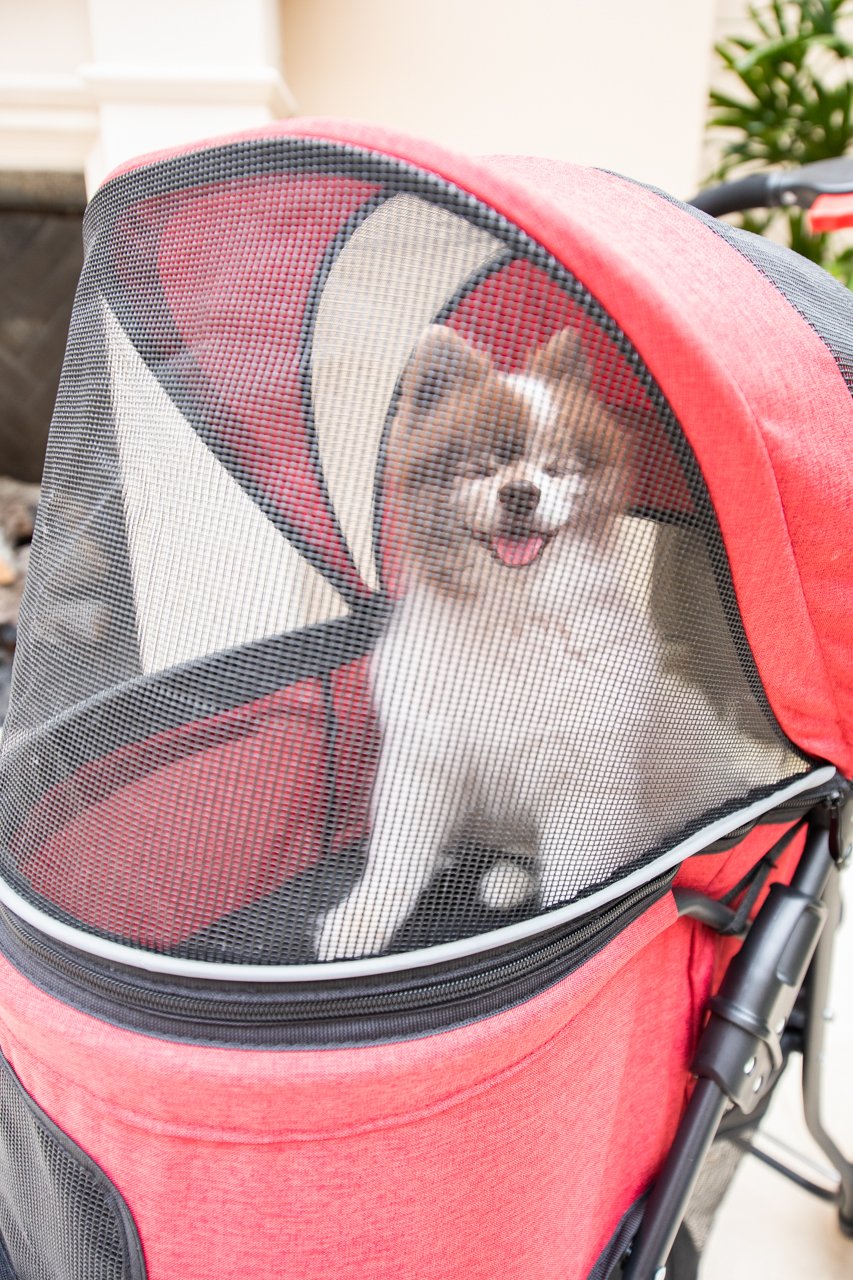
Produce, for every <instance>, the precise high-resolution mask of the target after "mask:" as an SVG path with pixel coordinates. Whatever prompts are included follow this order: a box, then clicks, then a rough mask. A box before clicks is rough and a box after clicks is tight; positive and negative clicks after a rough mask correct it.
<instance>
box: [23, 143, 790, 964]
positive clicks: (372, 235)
mask: <svg viewBox="0 0 853 1280" xmlns="http://www.w3.org/2000/svg"><path fill="white" fill-rule="evenodd" d="M0 769H2V779H3V789H2V800H0V805H2V808H0V824H2V827H1V828H0V835H2V838H3V846H2V867H3V872H4V877H5V879H6V882H7V884H8V885H9V886H10V887H11V889H13V890H14V892H15V893H16V894H17V895H18V896H19V899H23V900H24V901H25V902H26V903H27V904H28V905H29V906H30V907H32V908H34V909H36V910H37V911H38V912H41V913H43V914H44V916H45V917H46V918H49V919H50V920H52V921H55V922H61V923H63V924H66V925H68V924H70V925H72V926H74V927H75V928H77V929H82V930H83V931H85V933H86V934H88V935H90V936H91V937H94V936H97V937H99V938H101V939H106V940H111V941H113V942H118V943H123V944H126V945H128V946H130V947H132V948H137V949H139V948H143V949H147V950H150V951H156V952H159V953H162V954H166V955H171V956H176V957H184V958H189V959H191V960H201V961H209V962H215V961H228V962H235V963H249V962H252V963H260V964H262V965H281V964H291V963H310V962H314V961H318V960H322V961H330V960H340V959H351V958H358V957H362V956H369V955H376V954H381V953H386V952H387V953H403V952H408V951H411V950H413V949H416V948H421V947H425V946H432V945H435V944H438V943H444V942H448V941H454V940H458V939H460V938H464V937H470V936H472V935H477V934H481V933H484V932H490V931H493V930H494V929H496V928H500V927H502V926H504V925H507V924H511V923H518V922H520V921H525V920H530V921H536V920H538V919H540V918H541V917H543V916H544V915H545V914H547V913H553V912H554V911H555V910H557V909H560V908H566V907H571V908H572V910H573V911H575V912H576V913H579V912H582V911H583V910H584V909H585V903H586V902H587V901H588V900H589V899H590V895H592V894H595V893H598V894H600V893H601V892H602V890H603V889H605V888H607V887H611V888H612V892H613V894H614V895H615V894H618V893H619V886H620V884H621V883H622V882H623V881H624V879H625V877H626V876H627V875H628V874H633V873H636V872H637V871H638V870H642V869H643V868H646V867H648V868H652V867H653V864H656V863H658V865H659V860H660V858H661V856H662V854H664V853H666V852H667V851H672V850H673V849H675V848H676V847H677V846H678V845H679V843H680V842H682V841H684V840H686V839H687V838H688V837H689V836H691V834H694V833H696V832H698V831H700V830H702V829H703V828H704V827H705V826H707V825H708V824H709V823H711V822H713V821H714V820H715V819H718V818H719V817H720V816H724V815H726V814H732V813H735V812H736V811H738V810H739V809H742V808H743V807H744V805H745V804H747V803H750V802H752V801H754V800H755V799H757V798H762V797H766V796H769V795H770V794H772V793H773V792H774V790H778V789H779V788H780V787H781V786H783V785H784V784H785V783H786V782H788V781H790V780H791V779H792V778H795V777H798V776H800V775H803V774H805V773H806V772H808V764H807V762H806V761H805V760H804V759H803V758H802V756H800V755H799V754H798V753H797V752H796V751H795V750H794V749H793V748H792V747H791V745H790V743H788V742H787V740H785V739H784V738H783V736H782V735H781V733H780V731H779V730H778V728H777V726H776V724H775V722H774V720H773V718H772V715H771V714H770V712H769V710H768V707H767V704H766V701H765V698H764V695H763V692H762V689H761V686H760V683H759V681H758V678H757V675H756V672H755V669H754V666H753V662H752V658H751V655H750V653H749V649H748V646H747V644H746V641H745V639H744V636H743V632H742V628H741V624H740V619H739V616H738V612H737V607H736V604H735V600H734V596H733V592H732V587H731V581H730V576H729V570H728V564H727V560H726V555H725V551H724V549H723V546H722V542H721V539H720V535H719V530H718V527H717V523H716V519H715V516H714V513H713V510H712V508H711V506H710V502H709V499H708V495H707V493H706V491H705V488H704V485H703V482H702V478H701V475H700V473H699V469H698V467H697V464H696V461H695V459H694V457H693V455H692V453H691V451H690V448H689V446H688V444H687V442H686V439H685V437H684V435H683V433H682V432H681V429H680V427H679V425H678V423H677V422H676V420H675V418H674V416H673V414H672V411H671V410H670V408H669V406H668V404H667V402H666V400H665V397H664V395H663V394H662V392H661V390H660V388H659V387H658V386H657V385H656V384H655V382H654V381H653V379H652V378H651V376H650V374H649V372H648V371H647V370H646V368H645V367H644V365H643V363H642V361H641V360H640V358H639V356H638V355H637V352H636V351H635V350H634V349H633V348H632V346H631V344H630V343H629V341H628V340H627V338H626V337H625V335H624V334H623V333H622V332H621V331H620V330H619V328H618V326H617V325H616V324H615V323H614V321H613V320H612V318H611V317H610V316H608V315H607V314H605V313H604V312H603V311H602V309H601V308H600V306H599V305H598V304H597V303H596V301H595V299H594V298H592V297H591V296H590V294H589V293H588V292H587V291H586V290H585V289H584V288H583V286H582V285H581V284H580V283H579V282H578V281H577V280H575V279H574V278H573V277H572V276H571V275H570V274H569V273H568V272H567V271H566V270H565V269H563V268H562V267H560V266H559V265H558V264H557V263H556V262H555V261H554V260H553V259H551V258H550V257H549V255H547V254H546V253H545V252H544V251H543V250H542V249H541V248H540V247H539V246H537V245H536V244H534V243H533V242H532V241H531V240H530V239H529V238H527V237H526V236H525V235H524V234H523V233H521V232H520V231H519V230H518V229H517V228H515V227H513V226H512V225H511V224H510V223H508V222H507V221H505V220H504V219H502V218H501V217H499V216H498V215H497V214H496V213H494V211H492V210H490V209H488V208H486V207H485V206H483V205H481V204H479V203H478V202H477V201H476V200H475V199H474V198H473V197H471V196H468V195H466V194H463V193H461V192H459V191H457V190H455V189H453V188H451V187H449V186H446V185H444V184H442V183H441V182H440V181H439V180H438V179H435V178H434V177H432V176H430V175H427V174H422V173H420V172H419V171H417V170H415V169H412V168H410V167H407V166H405V165H402V164H400V163H398V162H395V161H391V160H386V159H384V158H382V157H379V156H376V155H373V154H372V153H370V154H368V153H362V152H358V151H352V150H348V149H345V148H341V147H336V146H333V145H331V144H319V143H316V142H311V141H307V142H306V141H303V140H287V139H284V140H282V139H270V140H267V141H265V142H263V143H243V144H237V145H230V146H223V147H219V148H216V149H214V150H211V151H207V152H204V153H200V154H197V155H194V156H184V157H181V158H179V159H176V160H172V161H168V162H164V163H161V164H157V165H153V166H149V167H147V168H145V169H142V170H140V171H138V172H137V173H133V174H128V175H125V176H123V177H121V178H119V179H116V180H115V181H113V182H112V183H110V184H109V185H108V186H107V187H106V188H105V189H104V190H103V191H102V192H101V193H100V194H99V195H98V196H97V197H96V199H95V201H94V203H93V205H92V207H91V209H90V211H89V214H88V219H87V263H86V268H85V271H84V275H83V279H82V282H81V286H80V290H79V293H78V298H77V304H76V309H75V316H74V321H73V324H72V330H71V336H70V342H69V353H68V357H67V360H66V366H65V371H64V374H63V382H62V386H61V390H60V398H59V403H58V407H57V412H56V416H55V420H54V424H53V430H52V439H51V444H50V449H49V458H48V466H47V472H46V476H45V484H44V499H43V505H42V511H41V514H40V520H39V525H38V528H37V530H36V537H35V541H34V546H33V552H32V560H31V570H30V576H29V581H28V586H27V595H26V599H25V602H24V610H23V616H22V620H21V627H20V638H19V643H18V651H17V657H16V667H15V673H14V686H13V696H12V705H11V709H10V714H9V718H8V721H7V724H6V728H5V733H4V738H3V743H2V752H0ZM649 874H650V875H651V874H653V872H652V871H650V872H649Z"/></svg>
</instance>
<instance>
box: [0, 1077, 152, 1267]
mask: <svg viewBox="0 0 853 1280" xmlns="http://www.w3.org/2000/svg"><path fill="white" fill-rule="evenodd" d="M0 1240H2V1243H3V1244H4V1246H5V1249H6V1254H7V1256H8V1261H9V1264H10V1266H11V1268H12V1271H13V1273H14V1276H15V1277H16V1278H17V1280H143V1278H144V1276H145V1267H144V1263H143V1261H142V1253H141V1249H140V1245H139V1241H138V1239H137V1238H136V1232H135V1229H134V1227H133V1224H132V1220H131V1218H130V1214H129V1212H128V1210H127V1207H126V1206H125V1205H124V1203H123V1202H122V1201H121V1199H120V1197H119V1195H118V1192H117V1191H116V1190H115V1188H114V1187H113V1186H112V1185H111V1184H110V1183H109V1182H108V1180H107V1178H106V1177H105V1175H104V1173H103V1172H102V1171H101V1170H100V1169H99V1168H98V1167H97V1165H95V1164H94V1163H93V1162H92V1161H91V1160H90V1159H89V1158H88V1156H86V1155H84V1153H83V1152H82V1151H81V1150H80V1149H79V1147H76V1146H75V1145H74V1143H73V1142H71V1140H70V1139H69V1138H68V1137H67V1136H66V1135H65V1134H63V1133H62V1132H61V1131H60V1130H59V1129H57V1127H56V1126H55V1125H54V1124H53V1123H52V1122H51V1121H50V1120H48V1118H47V1117H46V1116H45V1115H44V1114H43V1113H42V1112H41V1111H40V1110H39V1108H38V1107H37V1106H36V1105H35V1103H34V1102H33V1100H32V1099H31V1098H30V1097H29V1096H28V1095H27V1094H25V1092H24V1090H23V1089H22V1088H21V1085H20V1084H19V1082H18V1080H17V1079H16V1077H15V1075H14V1073H13V1072H12V1070H11V1068H10V1067H9V1064H8V1063H7V1062H6V1060H5V1059H0Z"/></svg>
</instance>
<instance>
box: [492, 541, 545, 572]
mask: <svg viewBox="0 0 853 1280" xmlns="http://www.w3.org/2000/svg"><path fill="white" fill-rule="evenodd" d="M544 545H545V539H544V538H543V537H542V536H541V535H540V534H538V533H536V534H533V535H532V536H531V537H529V538H495V539H494V540H493V541H492V547H493V549H494V552H495V555H496V556H497V557H498V559H499V560H501V561H502V562H503V563H504V564H505V565H509V566H510V568H512V569H523V568H524V566H525V565H528V564H533V561H534V560H535V559H536V557H537V556H538V555H539V552H540V551H541V550H542V548H543V547H544Z"/></svg>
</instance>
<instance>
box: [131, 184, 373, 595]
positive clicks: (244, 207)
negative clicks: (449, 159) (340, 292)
mask: <svg viewBox="0 0 853 1280" xmlns="http://www.w3.org/2000/svg"><path fill="white" fill-rule="evenodd" d="M376 191H377V187H376V184H375V183H369V182H364V181H357V180H355V179H348V178H341V177H336V176H332V175H329V176H326V175H317V174H299V175H293V174H267V175H261V176H256V177H248V178H243V179H240V180H234V181H230V182H228V183H221V182H219V183H211V184H209V185H206V186H202V187H199V188H191V189H188V190H186V191H181V192H178V193H173V194H169V195H164V196H162V197H160V198H152V199H150V200H147V201H144V202H141V203H140V204H137V205H134V206H133V207H132V209H131V211H130V212H129V213H128V214H127V215H125V217H124V219H123V220H122V221H121V222H120V223H119V230H118V236H117V242H116V272H117V275H118V277H119V279H121V280H123V281H124V284H125V287H126V288H127V289H128V290H129V291H132V293H133V296H134V297H136V298H138V293H139V289H140V286H141V282H142V281H143V280H144V281H145V282H146V287H147V289H148V291H149V294H148V297H147V299H146V305H145V306H144V307H143V306H138V305H137V306H136V307H135V308H134V316H135V319H136V320H137V321H138V322H139V323H145V322H146V321H147V323H148V325H149V326H150V330H151V332H150V333H147V332H145V333H143V334H142V336H141V338H140V342H141V343H142V344H143V349H144V350H145V351H146V355H147V357H148V358H149V359H150V358H151V354H150V353H151V350H152V344H154V349H155V350H156V349H157V345H158V344H159V345H160V351H159V354H160V356H161V358H162V357H163V356H164V355H165V354H166V353H165V352H164V351H163V350H162V344H163V342H164V341H167V339H165V338H164V333H163V330H164V324H163V307H164V305H165V306H166V307H167V308H168V318H169V321H170V322H171V323H173V324H174V325H175V327H176V329H177V338H178V341H177V342H176V341H175V339H174V337H173V338H172V339H171V346H170V349H169V350H168V360H169V367H170V372H171V376H173V377H174V376H175V375H176V371H177V370H178V369H181V368H183V369H184V370H185V373H184V377H185V380H186V387H185V394H186V395H187V396H188V397H189V398H190V399H192V398H193V397H194V396H197V394H198V388H197V386H196V385H194V383H197V382H198V372H199V371H200V373H201V374H202V376H203V378H204V379H205V380H207V385H209V387H210V388H211V389H212V391H213V393H214V400H213V403H212V404H211V405H210V406H209V407H208V408H207V410H206V412H205V414H204V419H205V421H204V425H205V429H206V431H207V432H208V438H212V439H213V440H214V441H215V439H216V436H217V434H218V435H219V436H220V443H221V446H222V448H223V449H224V450H225V453H226V454H227V456H228V458H229V459H230V460H231V462H232V463H234V464H236V465H237V466H238V467H240V468H241V469H242V471H243V473H244V474H245V475H246V476H247V477H249V478H250V480H251V482H252V484H253V485H254V486H255V487H256V488H257V489H258V490H260V492H261V493H262V494H263V495H264V496H265V497H266V499H267V500H268V501H269V502H271V503H272V504H273V505H274V507H275V508H277V509H278V511H279V512H281V514H282V515H283V516H284V517H285V518H286V519H287V520H288V521H289V522H290V523H291V524H292V525H293V526H294V527H295V528H296V530H297V531H298V533H299V535H300V537H301V538H302V539H303V540H304V541H305V542H307V543H309V544H310V545H311V546H312V547H313V548H314V549H315V551H317V552H319V554H320V555H321V556H322V557H323V559H324V560H325V562H326V563H328V564H330V565H331V566H333V567H334V569H335V570H337V572H338V573H340V574H342V575H343V576H344V577H345V578H346V579H347V580H348V581H349V583H350V585H351V586H352V587H353V588H354V589H355V590H357V591H365V590H366V588H365V586H364V584H363V583H362V582H361V581H360V579H359V577H358V574H357V573H356V572H355V570H354V568H353V567H352V565H351V563H350V560H349V555H348V552H347V550H346V548H345V546H344V544H343V541H342V539H341V538H340V536H339V534H338V531H337V528H336V524H335V521H334V518H333V516H332V515H331V513H330V509H329V506H328V501H327V498H326V496H325V494H324V492H323V488H322V484H321V480H320V473H319V465H318V462H317V459H316V458H315V457H314V455H313V452H312V441H311V436H310V434H309V427H308V423H307V422H306V416H305V407H304V406H305V395H304V389H303V387H302V385H301V382H302V378H303V376H305V375H306V371H305V370H304V369H303V368H302V366H301V363H300V361H301V357H302V350H301V344H302V341H303V330H304V326H305V324H306V319H307V316H306V313H307V310H308V303H309V295H310V291H311V288H312V286H313V285H314V284H315V281H316V278H317V274H318V272H319V269H320V266H321V263H322V261H323V258H324V256H325V254H326V253H327V251H328V250H329V248H330V246H331V245H332V243H333V242H334V239H335V237H336V236H337V235H338V233H339V232H340V230H341V227H342V226H343V225H344V223H345V222H346V221H347V219H348V218H350V217H351V216H352V215H353V214H354V213H355V212H356V210H357V209H359V207H360V206H361V205H363V204H364V203H365V201H367V200H368V199H369V198H370V197H371V196H373V195H374V194H375V193H376ZM152 263H156V278H152ZM146 344H147V345H146ZM187 354H189V356H190V357H191V359H192V365H188V364H187V363H186V355H187ZM223 410H224V411H225V413H226V414H227V416H226V417H224V418H223V417H222V414H223Z"/></svg>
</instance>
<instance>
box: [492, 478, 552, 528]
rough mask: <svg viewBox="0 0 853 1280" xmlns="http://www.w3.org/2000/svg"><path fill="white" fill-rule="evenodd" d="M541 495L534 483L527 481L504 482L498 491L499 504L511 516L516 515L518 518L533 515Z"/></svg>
mask: <svg viewBox="0 0 853 1280" xmlns="http://www.w3.org/2000/svg"><path fill="white" fill-rule="evenodd" d="M541 496H542V495H541V494H540V492H539V490H538V489H537V488H536V485H535V484H530V483H529V482H528V481H520V482H519V483H517V484H505V485H504V486H503V488H502V489H501V490H500V492H499V493H498V497H499V498H500V500H501V505H502V506H503V507H505V508H506V510H507V511H508V512H509V514H510V515H511V516H516V517H517V518H519V519H524V518H525V517H527V516H532V515H533V512H534V511H535V510H536V508H537V507H538V506H539V499H540V497H541Z"/></svg>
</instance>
